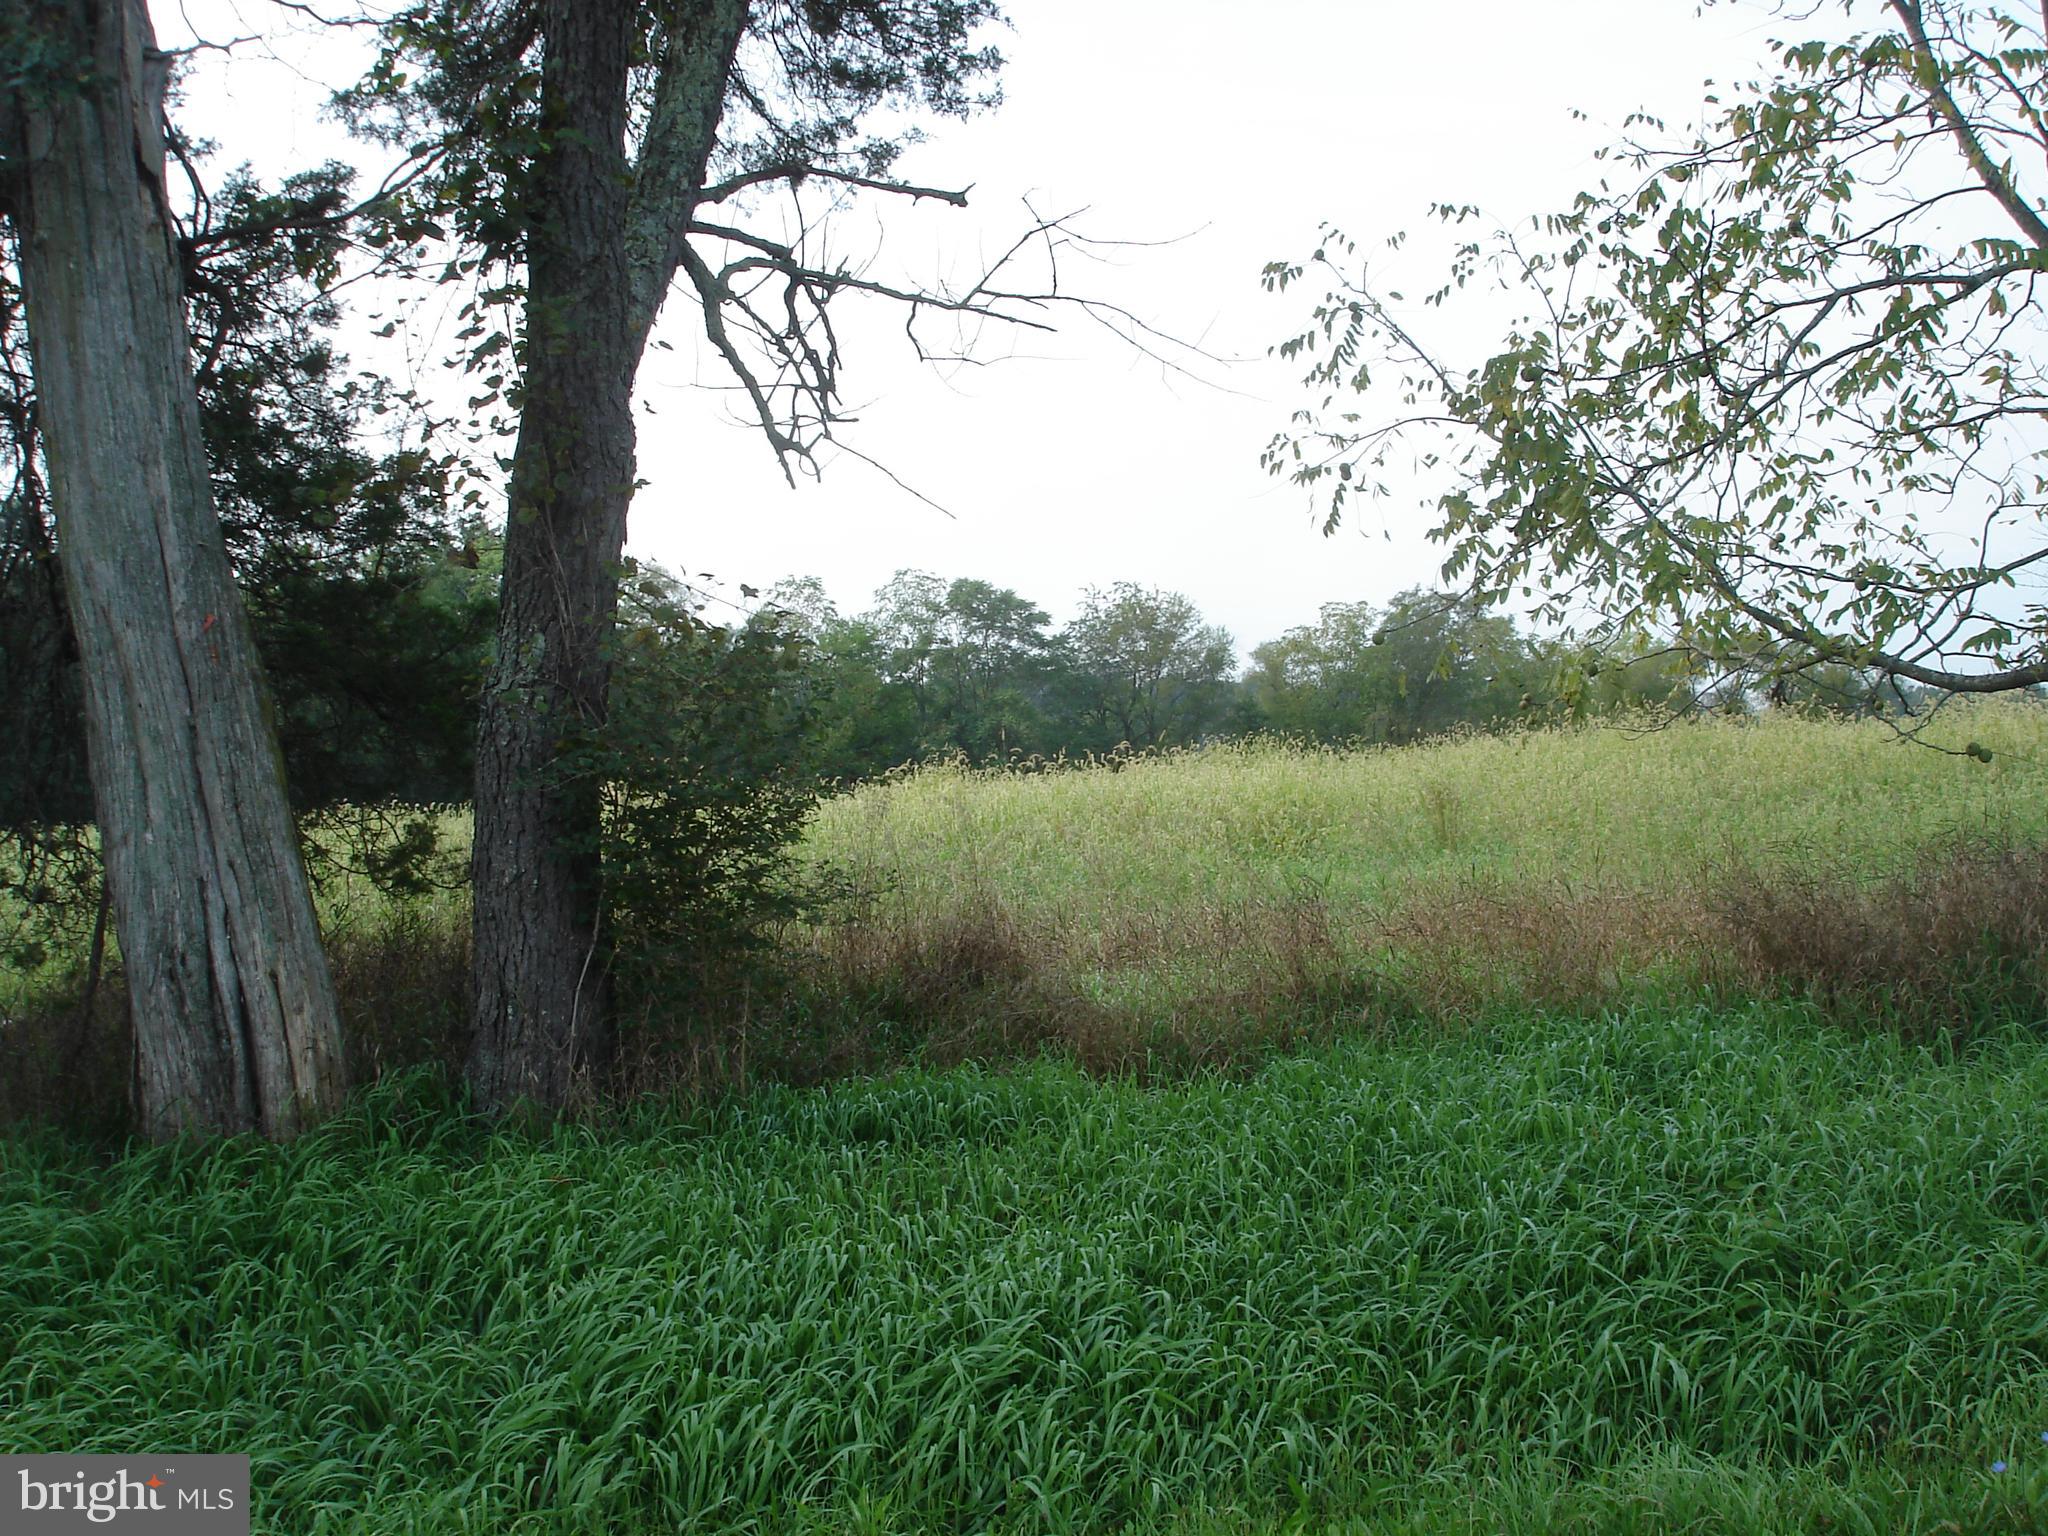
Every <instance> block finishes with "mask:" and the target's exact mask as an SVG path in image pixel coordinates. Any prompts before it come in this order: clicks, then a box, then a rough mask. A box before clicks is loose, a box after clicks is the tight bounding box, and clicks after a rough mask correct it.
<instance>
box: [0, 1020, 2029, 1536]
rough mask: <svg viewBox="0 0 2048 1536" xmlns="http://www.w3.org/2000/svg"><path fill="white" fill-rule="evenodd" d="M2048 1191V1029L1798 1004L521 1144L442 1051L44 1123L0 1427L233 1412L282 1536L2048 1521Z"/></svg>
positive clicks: (907, 1088) (20, 1163) (270, 1526)
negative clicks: (2032, 1035)
mask: <svg viewBox="0 0 2048 1536" xmlns="http://www.w3.org/2000/svg"><path fill="white" fill-rule="evenodd" d="M2044 1190H2048V1057H2044V1053H2043V1050H2042V1048H2041V1046H2040V1045H2039V1044H2038V1043H2037V1042H2033V1041H2023V1040H2021V1039H2019V1038H2017V1037H2013V1038H2007V1039H2004V1040H2001V1041H1998V1042H1994V1043H1992V1044H1991V1045H1989V1046H1987V1047H1986V1048H1984V1049H1982V1050H1980V1051H1978V1052H1977V1053H1975V1054H1973V1055H1972V1056H1970V1057H1969V1058H1967V1059H1964V1060H1959V1061H1957V1060H1943V1059H1940V1058H1938V1057H1936V1056H1934V1055H1933V1054H1931V1053H1928V1052H1925V1051H1921V1050H1915V1049H1909V1048H1906V1047H1902V1046H1901V1045H1900V1044H1899V1043H1898V1042H1896V1041H1893V1040H1889V1039H1886V1038H1884V1037H1881V1036H1868V1037H1862V1038H1857V1037H1852V1036H1848V1035H1845V1034H1842V1033H1838V1032H1828V1031H1816V1030H1815V1029H1814V1028H1813V1027H1812V1023H1811V1020H1810V1019H1809V1018H1808V1017H1807V1016H1806V1015H1805V1014H1804V1013H1803V1012H1802V1011H1801V1010H1798V1009H1787V1008H1779V1009H1768V1010H1745V1011H1740V1012H1735V1013H1731V1014H1723V1015H1715V1014H1712V1013H1708V1012H1704V1011H1699V1012H1683V1013H1678V1014H1666V1015H1659V1014H1654V1013H1626V1014H1621V1015H1618V1016H1615V1017H1611V1018H1608V1019H1605V1020H1601V1021H1598V1022H1593V1023H1588V1022H1586V1021H1584V1020H1580V1019H1576V1018H1573V1019H1547V1018H1542V1017H1516V1018H1507V1019H1502V1020H1499V1021H1496V1022H1495V1023H1494V1024H1492V1025H1491V1026H1490V1027H1488V1028H1485V1029H1483V1030H1480V1031H1477V1032H1475V1033H1473V1034H1472V1035H1470V1036H1468V1037H1464V1038H1454V1039H1448V1040H1445V1039H1424V1040H1417V1041H1408V1042H1401V1043H1380V1044H1375V1045H1362V1046H1350V1047H1345V1048H1340V1049H1332V1050H1327V1051H1321V1052H1316V1053H1313V1054H1310V1055H1308V1056H1306V1057H1304V1058H1302V1059H1299V1060H1293V1061H1287V1062H1281V1063H1276V1064H1274V1065H1273V1066H1272V1067H1270V1068H1269V1069H1268V1070H1266V1071H1264V1072H1262V1073H1260V1074H1258V1075H1257V1076H1256V1077H1254V1078H1252V1079H1251V1080H1249V1081H1231V1080H1227V1079H1223V1078H1217V1077H1210V1078H1206V1079H1202V1080H1198V1081H1195V1082H1192V1083H1189V1084H1185V1085H1182V1086H1177V1087H1172V1088H1160V1087H1149V1088H1148V1087H1145V1086H1142V1085H1138V1084H1134V1083H1128V1082H1125V1083H1106V1084H1105V1083H1092V1082H1089V1081H1087V1080H1085V1079H1083V1078H1081V1077H1079V1076H1078V1075H1077V1074H1075V1073H1073V1072H1072V1071H1071V1070H1069V1069H1066V1068H1063V1067H1060V1066H1057V1065H1050V1064H1046V1065H1040V1066H1037V1067H1033V1068H1029V1069H1025V1070H1022V1071H1017V1072H1010V1073H1001V1074H997V1073H989V1072H982V1071H975V1070H971V1069H970V1070H963V1071H959V1072H954V1073H948V1074H944V1075H934V1074H928V1073H909V1074H905V1075H901V1076H898V1077H894V1078H891V1079H888V1080H885V1081H880V1082H854V1083H847V1084H843V1085H840V1086H839V1087H837V1088H835V1089H833V1090H831V1091H828V1092H791V1091H763V1092H759V1093H757V1094H754V1095H751V1096H749V1097H747V1098H744V1099H739V1100H734V1101H731V1102H728V1103H726V1104H724V1105H722V1106H718V1107H714V1108H709V1109H699V1110H697V1111H695V1112H688V1111H682V1110H676V1109H668V1108H663V1107H659V1106H652V1105H650V1106H649V1107H647V1108H646V1109H645V1110H643V1111H642V1112H641V1113H640V1114H638V1115H636V1116H634V1117H632V1118H631V1119H629V1120H628V1121H627V1122H626V1123H625V1124H623V1125H620V1126H614V1127H609V1128H606V1129H604V1130H602V1131H600V1130H596V1129H587V1128H582V1127H577V1126H572V1125H564V1126H561V1127H559V1128H557V1129H556V1130H555V1131H554V1132H552V1133H551V1134H548V1135H544V1136H540V1137H526V1138H522V1137H518V1136H512V1135H506V1134H492V1133H490V1132H489V1131H487V1130H486V1129H484V1128H483V1127H481V1126H480V1125H479V1124H478V1123H477V1122H475V1121H473V1120H470V1119H466V1118H464V1117H463V1116H461V1115H460V1114H459V1113H458V1112H457V1109H456V1106H455V1105H454V1104H452V1103H451V1102H450V1101H449V1098H448V1096H447V1095H446V1094H445V1093H444V1092H442V1091H440V1090H438V1089H437V1088H436V1087H435V1086H434V1084H433V1083H432V1082H430V1081H427V1080H423V1079H420V1078H408V1079H402V1080H399V1081H394V1082H391V1083H387V1084H385V1085H383V1086H382V1087H380V1088H379V1089H378V1090H377V1091H375V1092H374V1093H373V1094H371V1095H370V1096H369V1097H368V1098H366V1099H365V1100H363V1101H361V1102H360V1103H359V1104H358V1105H357V1106H356V1107H355V1108H353V1110H352V1111H350V1112H349V1113H348V1114H346V1115H345V1116H343V1117H342V1118H341V1119H340V1120H339V1121H338V1122H337V1123H335V1124H334V1125H332V1126H331V1127H329V1128H328V1129H326V1130H324V1131H322V1132H320V1133H317V1134H315V1135H314V1136H312V1137H309V1138H307V1139H305V1140H304V1141H302V1142H300V1143H299V1144H297V1145H295V1146H293V1147H288V1148H274V1147H264V1146H260V1145H254V1144H251V1143H249V1142H246V1141H235V1142H225V1143H216V1144H213V1145H210V1146H203V1147H197V1146H192V1145H189V1144H185V1145H179V1146H177V1147H174V1148H163V1149H154V1150H151V1149H139V1150H132V1151H124V1152H122V1153H120V1154H119V1155H117V1156H114V1157H113V1158H111V1159H107V1158H103V1157H95V1156H93V1155H90V1154H87V1153H85V1152H82V1151H79V1150H74V1149H72V1148H70V1147H67V1146H65V1145H63V1144H61V1143H58V1142H56V1141H54V1140H49V1139H40V1140H26V1141H14V1142H10V1143H9V1144H8V1145H7V1148H6V1155H5V1158H4V1160H0V1349H4V1351H5V1353H6V1355H7V1357H8V1359H9V1360H11V1361H12V1362H14V1364H15V1367H16V1368H15V1369H13V1370H11V1371H9V1372H8V1373H7V1374H6V1377H5V1379H4V1382H0V1423H4V1424H5V1426H6V1428H5V1430H4V1431H0V1450H6V1451H9V1452H17V1451H27V1450H33V1449H36V1448H39V1447H42V1446H46V1445H52V1444H61V1445H65V1446H69V1447H73V1448H76V1449H78V1450H80V1451H101V1450H116V1449H121V1448H122V1447H132V1446H133V1445H134V1444H135V1443H137V1442H138V1441H139V1440H142V1441H151V1442H158V1443H170V1442H172V1441H174V1440H175V1441H176V1442H177V1443H181V1444H194V1443H196V1444H200V1445H202V1446H212V1445H216V1444H222V1445H224V1444H233V1445H235V1446H237V1447H239V1448H241V1449H243V1450H245V1451H246V1452H247V1453H249V1454H250V1455H251V1456H252V1458H253V1478H252V1484H253V1488H254V1491H255V1495H256V1498H257V1500H258V1503H257V1506H256V1508H255V1511H254V1514H255V1519H256V1521H257V1523H258V1524H259V1525H260V1526H261V1527H262V1528H263V1529H266V1530H276V1531H279V1532H284V1533H297V1532H305V1533H314V1532H329V1531H333V1532H339V1531H355V1530H364V1529H374V1530H378V1531H382V1532H390V1533H394V1536H398V1533H406V1532H434V1533H440V1532H447V1531H467V1530H476V1531H481V1530H485V1529H499V1530H503V1529H507V1528H514V1529H518V1530H520V1531H523V1532H529V1533H535V1536H538V1533H542V1532H563V1533H567V1532H570V1531H588V1530H598V1529H603V1530H621V1531H638V1530H647V1531H652V1530H657V1529H659V1530H675V1529H683V1528H688V1529H691V1530H701V1531H707V1532H709V1531H739V1530H772V1531H804V1530H810V1531H822V1530H826V1529H834V1530H838V1529H848V1528H852V1529H870V1530H874V1529H880V1530H885V1531H898V1532H939V1531H955V1530H959V1529H963V1528H966V1527H969V1526H971V1527H973V1528H975V1529H998V1530H1010V1531H1018V1532H1021V1531H1025V1530H1030V1531H1038V1532H1066V1531H1094V1530H1101V1529H1104V1528H1105V1527H1106V1526H1108V1525H1112V1524H1113V1525H1115V1526H1116V1527H1117V1528H1120V1529H1130V1530H1134V1531H1170V1530H1176V1529H1179V1530H1185V1529H1188V1528H1189V1527H1188V1526H1187V1525H1186V1524H1184V1523H1183V1521H1184V1520H1186V1519H1187V1517H1189V1516H1192V1515H1196V1514H1198V1513H1199V1512H1201V1511H1203V1510H1205V1509H1206V1510H1210V1511H1225V1512H1229V1518H1228V1520H1227V1521H1223V1522H1222V1525H1221V1528H1223V1529H1232V1530H1236V1529H1244V1528H1248V1527H1250V1528H1265V1524H1266V1522H1268V1521H1271V1522H1273V1524H1274V1526H1275V1527H1276V1528H1286V1529H1300V1528H1301V1527H1302V1526H1303V1525H1305V1524H1313V1525H1314V1526H1315V1527H1316V1528H1318V1529H1321V1528H1323V1527H1324V1525H1325V1524H1328V1523H1330V1522H1335V1521H1340V1520H1343V1519H1346V1518H1354V1517H1355V1518H1360V1519H1364V1518H1366V1515H1365V1512H1367V1511H1371V1512H1373V1514H1374V1515H1375V1516H1377V1515H1381V1514H1384V1513H1385V1512H1386V1511H1387V1510H1388V1509H1402V1508H1410V1509H1412V1508H1416V1507H1417V1506H1421V1508H1422V1510H1423V1512H1425V1513H1426V1512H1428V1511H1430V1510H1434V1511H1435V1512H1436V1513H1437V1514H1438V1515H1439V1516H1444V1515H1447V1514H1450V1513H1453V1512H1457V1513H1459V1517H1460V1518H1461V1519H1468V1520H1469V1521H1470V1522H1471V1523H1470V1525H1469V1526H1459V1527H1456V1528H1459V1529H1468V1528H1469V1529H1474V1530H1487V1531H1493V1530H1502V1529H1518V1530H1526V1531H1532V1532H1533V1531H1539V1530H1546V1529H1555V1528H1556V1525H1555V1521H1554V1517H1555V1514H1556V1510H1557V1508H1558V1507H1559V1505H1560V1504H1561V1503H1562V1504H1563V1505H1565V1506H1566V1507H1579V1508H1583V1507H1584V1503H1585V1501H1588V1500H1591V1499H1595V1498H1596V1497H1597V1496H1598V1494H1599V1493H1600V1491H1601V1490H1603V1489H1608V1488H1615V1487H1619V1488H1625V1489H1630V1490H1632V1491H1635V1492H1637V1494H1638V1496H1639V1497H1640V1496H1642V1495H1644V1494H1648V1495H1649V1496H1651V1497H1652V1499H1653V1502H1652V1504H1651V1505H1650V1506H1648V1513H1645V1510H1644V1509H1643V1508H1641V1507H1639V1508H1637V1510H1636V1512H1635V1513H1636V1516H1637V1517H1638V1523H1635V1524H1633V1525H1621V1524H1617V1525H1616V1526H1615V1527H1613V1528H1615V1529H1633V1530H1639V1531H1640V1530H1650V1529H1671V1528H1674V1526H1673V1525H1672V1524H1671V1523H1669V1522H1668V1521H1667V1520H1666V1519H1665V1518H1664V1517H1665V1516H1666V1515H1668V1514H1670V1513H1671V1511H1672V1510H1673V1509H1674V1508H1690V1509H1692V1510H1693V1511H1695V1512H1704V1513H1703V1514H1702V1516H1701V1519H1702V1523H1703V1525H1708V1526H1711V1528H1716V1529H1788V1528H1793V1526H1792V1525H1790V1524H1787V1523H1781V1522H1780V1521H1778V1520H1775V1519H1763V1520H1761V1521H1760V1522H1755V1521H1752V1520H1751V1519H1750V1518H1748V1517H1747V1515H1746V1513H1745V1512H1746V1511H1748V1512H1751V1513H1753V1511H1754V1505H1753V1501H1755V1500H1757V1499H1758V1498H1759V1489H1760V1487H1762V1486H1770V1487H1773V1488H1774V1489H1775V1490H1776V1491H1775V1493H1774V1494H1773V1495H1771V1496H1770V1497H1769V1498H1768V1501H1767V1508H1769V1509H1776V1510H1787V1509H1789V1510H1792V1511H1797V1510H1798V1509H1800V1508H1801V1507H1805V1508H1807V1509H1809V1510H1813V1509H1817V1510H1819V1511H1820V1512H1822V1513H1829V1514H1830V1515H1831V1517H1832V1516H1834V1515H1842V1516H1847V1517H1851V1518H1849V1519H1847V1520H1846V1522H1845V1525H1846V1528H1849V1529H1869V1530H1880V1529H1881V1530H1928V1529H1937V1528H1939V1527H1940V1525H1941V1524H1942V1523H1943V1522H1944V1521H1947V1520H1950V1519H1955V1520H1959V1521H1962V1522H1965V1524H1964V1525H1963V1526H1962V1527H1961V1528H1967V1529H1973V1530H1994V1529H1996V1530H2011V1531H2025V1530H2039V1529H2040V1526H2039V1523H2038V1511H2039V1503H2038V1500H2039V1498H2040V1497H2041V1494H2042V1492H2043V1489H2044V1472H2048V1448H2044V1446H2043V1445H2042V1443H2041V1438H2040V1437H2041V1434H2042V1431H2043V1429H2044V1428H2048V1417H2044V1414H2048V1398H2044V1395H2043V1394H2044V1391H2048V1337H2044V1334H2043V1330H2042V1323H2041V1319H2042V1317H2043V1316H2044V1315H2048V1270H2044V1267H2043V1266H2042V1265H2041V1263H2040V1262H2039V1255H2038V1246H2039V1239H2038V1234H2039V1232H2040V1229H2041V1225H2042V1223H2043V1221H2044V1220H2048V1207H2044V1205H2043V1192H2044ZM138 1375H139V1376H140V1377H141V1378H142V1379H146V1380H147V1381H148V1383H149V1387H148V1390H147V1392H144V1393H138V1392H137V1391H136V1390H135V1389H134V1386H133V1384H134V1382H135V1381H136V1380H137V1379H138ZM1994 1463H1997V1464H1999V1465H1998V1467H1997V1468H1994ZM1781 1501H1782V1502H1781ZM1219 1519H1221V1517H1220V1516H1219ZM1283 1522H1285V1524H1284V1526H1283ZM1195 1528H1198V1529H1210V1528H1214V1527H1211V1526H1209V1525H1207V1524H1204V1525H1201V1526H1198V1527H1195ZM1363 1528H1367V1529H1369V1528H1372V1527H1370V1526H1366V1527H1363ZM1382 1528H1383V1527H1382ZM1427 1528H1430V1529H1436V1528H1439V1527H1438V1526H1437V1525H1435V1524H1429V1525H1428V1526H1427Z"/></svg>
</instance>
